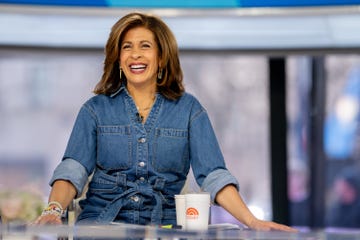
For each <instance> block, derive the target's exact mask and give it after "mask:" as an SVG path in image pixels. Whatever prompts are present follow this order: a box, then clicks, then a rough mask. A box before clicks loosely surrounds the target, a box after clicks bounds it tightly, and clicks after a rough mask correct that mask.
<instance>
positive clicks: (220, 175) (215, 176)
mask: <svg viewBox="0 0 360 240" xmlns="http://www.w3.org/2000/svg"><path fill="white" fill-rule="evenodd" d="M230 184H231V185H234V186H235V187H236V188H237V190H239V183H238V181H237V180H236V178H235V177H234V176H233V175H232V174H231V173H230V172H229V171H228V170H226V169H217V170H214V171H213V172H211V173H209V175H207V177H206V178H205V180H204V182H203V184H202V186H201V189H202V191H204V192H209V193H210V197H211V201H212V202H213V203H214V204H216V202H215V197H216V194H217V193H218V192H219V191H220V190H221V189H223V188H224V187H225V186H227V185H230Z"/></svg>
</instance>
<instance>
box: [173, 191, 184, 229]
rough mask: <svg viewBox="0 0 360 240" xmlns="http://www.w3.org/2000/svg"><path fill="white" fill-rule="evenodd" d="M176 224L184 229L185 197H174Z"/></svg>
mask: <svg viewBox="0 0 360 240" xmlns="http://www.w3.org/2000/svg"><path fill="white" fill-rule="evenodd" d="M175 207H176V224H177V225H179V226H181V227H182V229H185V227H186V226H185V219H186V214H185V212H186V210H185V195H175Z"/></svg>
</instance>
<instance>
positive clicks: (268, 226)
mask: <svg viewBox="0 0 360 240" xmlns="http://www.w3.org/2000/svg"><path fill="white" fill-rule="evenodd" d="M248 227H249V228H251V229H253V230H258V231H271V230H278V231H285V232H298V230H297V229H295V228H292V227H289V226H286V225H284V224H279V223H276V222H271V221H264V220H259V219H256V218H255V219H253V220H252V221H251V222H250V223H249V224H248Z"/></svg>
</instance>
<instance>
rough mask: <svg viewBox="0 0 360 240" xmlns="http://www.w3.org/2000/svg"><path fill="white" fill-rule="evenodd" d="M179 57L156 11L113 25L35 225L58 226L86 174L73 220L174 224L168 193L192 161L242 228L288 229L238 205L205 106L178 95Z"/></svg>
mask: <svg viewBox="0 0 360 240" xmlns="http://www.w3.org/2000/svg"><path fill="white" fill-rule="evenodd" d="M178 55H179V54H178V48H177V44H176V40H175V38H174V35H173V34H172V32H171V31H170V29H169V28H168V27H167V26H166V25H165V23H164V22H163V21H162V20H161V19H160V18H158V17H155V16H152V15H148V14H142V13H130V14H128V15H126V16H124V17H123V18H121V19H120V20H119V21H118V22H117V23H115V25H114V26H113V28H112V30H111V33H110V36H109V40H108V42H107V44H106V57H105V63H104V73H103V76H102V79H101V80H100V82H99V83H98V84H97V86H96V88H95V91H94V92H95V93H96V94H97V95H96V96H94V97H92V98H90V99H89V100H88V101H86V102H85V103H84V105H83V106H82V107H81V109H80V111H79V113H78V116H77V119H76V121H75V125H74V127H73V131H72V133H71V136H70V139H69V141H68V145H67V148H66V150H65V154H64V156H63V159H62V161H61V163H60V164H59V165H58V166H57V167H56V169H55V171H54V174H53V177H52V179H51V181H50V184H51V186H52V190H51V193H50V197H49V205H48V207H47V208H45V210H44V211H43V213H42V214H41V216H40V217H39V218H38V219H37V220H36V223H37V224H48V223H52V224H59V223H61V221H60V216H61V214H62V212H63V209H65V208H66V207H67V206H68V205H69V204H70V202H71V201H72V200H73V198H75V197H76V196H79V195H80V194H81V193H82V191H83V188H84V186H85V184H86V182H87V180H88V176H89V175H91V174H93V176H92V179H91V182H90V183H89V188H88V191H87V194H86V198H85V199H84V200H81V201H80V205H81V208H82V212H81V213H80V215H79V216H78V218H77V224H94V223H95V224H110V223H112V222H122V223H131V224H141V225H146V224H156V225H158V224H165V225H168V224H176V213H175V200H174V196H175V195H177V194H179V193H180V191H181V189H182V188H183V187H184V184H185V181H186V179H187V176H188V173H189V170H190V167H191V168H192V171H193V174H194V177H195V180H196V182H197V184H198V185H199V186H201V189H202V191H205V192H209V193H210V196H211V200H212V202H214V203H216V204H219V205H220V206H222V207H223V208H224V209H226V210H227V211H228V212H229V213H230V214H232V215H233V216H234V217H236V218H237V219H238V220H239V221H240V222H242V223H244V224H245V225H247V226H248V227H250V228H253V229H257V230H271V229H277V230H285V231H295V230H294V229H292V228H289V227H287V226H285V225H281V224H277V223H274V222H269V221H263V220H260V219H258V218H256V217H255V216H254V215H253V214H252V213H251V211H250V210H249V208H248V207H247V206H246V205H245V203H244V201H243V200H242V197H241V196H240V195H239V193H238V182H237V180H236V178H235V177H234V176H233V175H232V174H231V173H230V172H229V171H228V169H227V167H226V165H225V161H224V158H223V155H222V153H221V150H220V146H219V144H218V142H217V139H216V136H215V132H214V130H213V128H212V125H211V122H210V119H209V117H208V114H207V112H206V110H205V109H204V107H203V106H202V105H201V104H200V102H199V101H198V100H197V99H196V98H195V97H194V96H192V95H191V94H189V93H187V92H184V87H183V83H182V80H183V75H182V70H181V66H180V62H179V56H178ZM140 109H141V110H142V112H139V110H140ZM145 110H147V111H146V112H145ZM140 114H144V115H142V116H141V115H140ZM139 116H140V117H139ZM54 209H55V210H56V211H54Z"/></svg>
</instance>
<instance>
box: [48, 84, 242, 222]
mask: <svg viewBox="0 0 360 240" xmlns="http://www.w3.org/2000/svg"><path fill="white" fill-rule="evenodd" d="M190 166H191V167H192V170H193V173H194V176H195V179H196V181H197V183H198V184H199V186H201V187H202V189H203V190H205V191H208V192H210V194H211V197H212V201H214V198H215V196H216V193H217V192H218V191H219V190H220V189H222V188H223V187H224V186H226V185H228V184H233V185H235V186H236V187H238V182H237V180H236V179H235V178H234V177H233V176H232V175H231V174H230V173H229V171H228V170H227V169H226V166H225V162H224V159H223V156H222V153H221V151H220V148H219V145H218V142H217V140H216V137H215V134H214V131H213V128H212V126H211V123H210V120H209V118H208V115H207V113H206V111H205V109H204V108H203V107H202V106H201V104H200V103H199V102H198V101H197V99H196V98H195V97H193V96H192V95H190V94H188V93H185V94H184V95H183V96H182V97H181V98H179V99H178V100H176V101H171V100H168V99H166V98H164V97H163V96H162V95H161V94H157V96H156V101H155V103H154V105H153V107H152V109H151V112H150V114H149V116H148V118H147V120H146V122H145V123H144V124H142V123H141V121H139V119H138V116H137V109H136V106H135V103H134V101H133V100H132V98H131V96H130V95H129V93H128V91H127V89H126V88H125V87H121V88H120V89H119V91H118V92H116V93H115V94H113V95H111V96H105V95H97V96H94V97H92V98H91V99H89V100H88V101H87V102H86V103H85V104H84V105H83V106H82V108H81V109H80V111H79V114H78V116H77V119H76V122H75V124H74V127H73V131H72V133H71V136H70V139H69V142H68V145H67V148H66V151H65V154H64V157H63V161H62V162H61V163H60V164H59V165H58V167H57V168H56V169H55V171H54V175H53V177H52V179H51V181H50V185H52V184H53V182H54V181H56V180H57V179H66V180H69V181H70V182H72V183H73V184H74V186H75V187H76V189H77V191H78V194H80V193H81V191H82V189H83V187H84V185H85V183H86V179H87V177H88V175H90V174H91V173H93V172H94V176H93V178H92V180H91V182H90V184H89V190H88V192H87V195H86V199H85V200H82V201H81V202H80V205H81V207H82V209H83V210H82V212H81V214H80V216H79V217H78V222H79V223H85V222H95V223H105V224H106V223H109V222H112V221H118V222H126V223H134V224H175V223H176V215H175V201H174V195H175V194H179V193H180V191H181V189H182V187H183V186H184V183H185V180H186V177H187V174H188V172H189V169H190Z"/></svg>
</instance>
